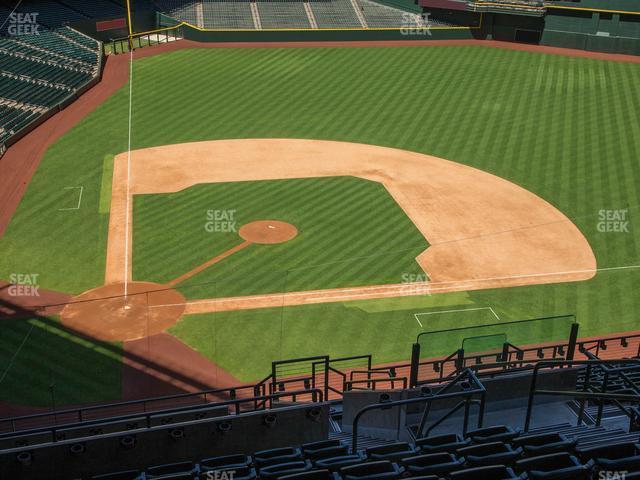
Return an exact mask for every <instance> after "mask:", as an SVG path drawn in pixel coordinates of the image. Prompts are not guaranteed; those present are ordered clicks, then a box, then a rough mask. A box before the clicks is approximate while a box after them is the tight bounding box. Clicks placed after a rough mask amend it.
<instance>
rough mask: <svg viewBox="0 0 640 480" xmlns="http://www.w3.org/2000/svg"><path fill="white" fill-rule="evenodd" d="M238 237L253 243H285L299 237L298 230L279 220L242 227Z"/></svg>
mask: <svg viewBox="0 0 640 480" xmlns="http://www.w3.org/2000/svg"><path fill="white" fill-rule="evenodd" d="M238 235H240V236H241V237H242V238H244V239H245V240H246V241H248V242H251V243H261V244H274V243H284V242H288V241H289V240H291V239H292V238H294V237H295V236H296V235H298V229H297V228H296V227H294V226H293V225H291V224H290V223H287V222H281V221H279V220H258V221H257V222H251V223H247V224H246V225H243V226H242V227H240V231H239V232H238Z"/></svg>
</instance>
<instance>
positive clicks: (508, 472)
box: [449, 465, 522, 480]
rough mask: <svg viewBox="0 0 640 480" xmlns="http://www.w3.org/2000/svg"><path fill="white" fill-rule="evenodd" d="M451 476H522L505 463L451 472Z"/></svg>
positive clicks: (474, 479)
mask: <svg viewBox="0 0 640 480" xmlns="http://www.w3.org/2000/svg"><path fill="white" fill-rule="evenodd" d="M449 478H450V479H451V480H508V479H512V478H513V479H518V478H522V477H518V476H517V475H516V474H515V473H514V471H513V470H512V469H511V468H509V467H505V466H504V465H490V466H486V467H476V468H467V469H465V470H458V471H457V472H451V473H450V474H449Z"/></svg>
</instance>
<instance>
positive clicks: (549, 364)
mask: <svg viewBox="0 0 640 480" xmlns="http://www.w3.org/2000/svg"><path fill="white" fill-rule="evenodd" d="M604 363H627V364H628V363H634V364H638V365H640V360H636V359H617V360H547V361H540V362H538V363H537V364H536V365H535V366H534V367H533V375H532V378H531V386H530V387H529V401H528V404H527V414H526V419H525V424H524V431H525V432H528V431H529V427H530V426H531V415H532V413H533V403H534V400H535V396H536V395H551V396H564V397H572V398H580V399H586V400H589V399H594V400H623V401H632V402H635V401H637V402H638V403H640V395H627V394H617V393H605V392H587V391H583V392H580V391H563V390H546V389H537V381H538V373H539V371H540V369H542V368H554V367H561V366H574V365H586V366H587V372H588V374H589V375H590V371H591V368H592V367H593V366H594V365H595V366H596V367H602V365H603V364H604ZM585 390H586V389H585ZM582 410H583V409H582V408H581V413H582ZM624 412H625V413H626V414H627V415H628V413H627V411H626V409H625V410H624ZM601 415H602V412H601V411H600V409H599V411H598V420H597V422H598V424H599V423H600V420H601ZM580 420H581V417H579V419H578V421H580Z"/></svg>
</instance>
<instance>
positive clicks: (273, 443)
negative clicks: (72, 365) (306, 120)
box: [0, 329, 640, 480]
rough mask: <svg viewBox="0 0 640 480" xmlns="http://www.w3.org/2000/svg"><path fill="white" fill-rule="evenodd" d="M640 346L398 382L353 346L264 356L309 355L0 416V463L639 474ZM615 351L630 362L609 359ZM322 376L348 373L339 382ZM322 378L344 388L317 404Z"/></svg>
mask: <svg viewBox="0 0 640 480" xmlns="http://www.w3.org/2000/svg"><path fill="white" fill-rule="evenodd" d="M573 330H575V329H573ZM572 335H573V333H572ZM607 347H609V348H607ZM509 348H515V349H516V350H515V351H514V352H513V353H514V354H515V353H517V351H526V350H527V348H526V347H524V348H523V349H519V348H517V347H515V346H513V345H512V346H510V347H509ZM639 348H640V336H639V335H630V336H624V337H620V336H613V337H606V338H601V339H593V340H591V339H585V340H578V341H577V342H576V341H575V339H571V338H569V339H567V341H565V342H560V343H557V344H554V345H546V346H545V347H543V348H542V349H540V348H538V350H539V351H538V355H537V356H535V357H534V358H532V359H531V360H526V355H522V356H520V355H518V356H517V357H518V359H516V357H515V356H514V357H513V358H512V357H511V355H509V356H504V354H499V355H498V357H497V360H498V362H496V356H495V354H489V353H486V354H482V355H478V354H476V353H474V354H471V355H470V356H469V357H466V356H465V358H464V359H461V358H460V357H459V356H458V359H457V360H456V363H457V365H458V366H457V368H456V369H455V370H454V371H451V372H450V373H449V374H447V375H446V376H444V377H443V376H442V375H440V377H439V378H436V379H433V378H432V379H425V378H423V377H422V376H418V378H416V379H414V380H412V383H413V384H414V385H413V386H409V388H407V384H406V383H404V382H403V378H402V377H401V374H400V373H399V370H396V369H395V367H382V368H372V367H371V366H364V367H357V366H354V365H355V364H354V361H356V363H358V362H357V358H356V357H353V358H351V359H329V358H328V357H313V358H307V359H295V360H289V361H285V362H275V364H274V366H273V371H274V372H281V373H284V372H289V374H291V372H293V371H296V370H297V369H299V367H300V365H303V364H308V363H309V362H312V363H313V364H314V365H316V367H314V369H313V372H308V371H306V370H304V369H303V371H306V372H307V373H304V374H303V375H302V376H301V375H300V374H297V375H294V376H289V377H287V376H284V377H283V376H280V377H279V378H275V377H270V378H267V379H265V380H264V381H263V382H261V383H259V384H256V385H245V386H238V387H235V388H230V389H223V390H215V391H207V392H198V393H192V394H182V395H175V396H172V397H163V398H157V399H145V400H142V401H135V402H125V403H119V404H113V405H104V406H90V407H86V408H82V409H76V410H73V409H71V410H66V411H59V412H57V413H56V414H55V415H54V414H52V413H41V414H36V415H30V416H26V417H16V418H10V419H0V475H2V478H21V479H25V480H32V479H33V480H37V479H45V478H46V479H48V480H54V479H58V478H60V479H62V478H82V479H88V480H89V479H96V480H97V479H102V480H107V479H109V480H116V479H131V480H134V479H138V480H145V479H165V480H167V479H176V480H177V479H203V480H204V479H208V478H212V477H211V475H213V473H212V472H217V473H216V475H218V476H219V475H223V474H226V475H234V476H235V478H246V479H248V480H252V479H262V478H264V479H276V478H277V479H287V480H289V479H318V478H331V479H334V480H339V479H368V480H369V479H370V480H375V479H379V478H385V479H401V478H420V479H425V478H429V479H433V480H436V479H448V480H459V479H469V480H479V479H497V480H505V479H516V478H517V479H528V478H531V479H548V480H560V479H566V478H577V479H585V480H587V479H591V478H594V479H595V478H602V477H601V476H600V475H602V472H607V471H608V472H625V475H626V476H625V478H639V475H640V417H639V416H638V414H640V410H639V408H638V406H639V405H640V373H639V372H640V357H637V354H638V353H639ZM540 350H542V353H540ZM612 350H613V351H615V355H620V354H622V355H624V354H627V355H630V356H634V357H635V358H629V359H625V360H612V359H609V357H610V356H611V353H607V352H611V351H612ZM463 355H464V354H463ZM491 355H492V356H493V357H494V358H493V361H492V362H490V363H484V362H486V361H487V360H480V361H478V359H480V358H483V357H484V358H486V359H488V357H489V356H491ZM572 355H576V357H580V359H577V360H571V359H570V357H571V356H572ZM599 355H600V357H602V358H600V357H599ZM449 358H451V357H449ZM369 361H370V359H369ZM446 361H447V360H441V362H446ZM276 364H277V365H276ZM329 365H332V366H331V367H329ZM340 365H351V367H348V368H347V369H346V370H345V369H344V367H342V366H340ZM444 365H445V364H444V363H441V365H440V367H441V369H440V370H439V371H440V372H442V370H443V367H444ZM465 365H468V366H465ZM329 368H330V369H331V370H329ZM329 372H333V373H337V374H340V375H342V376H343V378H347V377H349V378H351V379H352V380H350V381H349V382H345V383H343V384H342V385H341V386H338V384H334V383H333V382H328V377H327V375H328V374H329ZM354 374H360V378H361V380H358V379H357V377H356V376H355V375H354ZM362 374H364V376H362ZM405 380H406V379H405ZM327 382H328V383H327ZM329 384H331V385H336V387H338V388H333V387H329ZM402 385H404V387H403V386H402ZM529 385H531V387H529ZM523 387H524V388H523ZM330 388H331V389H333V391H334V392H339V393H340V395H339V397H337V398H335V399H334V400H332V401H330V402H328V401H327V400H328V399H329V398H331V397H330V395H329V391H330ZM543 397H544V398H543ZM567 402H568V403H567ZM365 414H366V415H365ZM231 472H233V473H231ZM216 478H218V477H216Z"/></svg>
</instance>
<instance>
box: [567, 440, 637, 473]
mask: <svg viewBox="0 0 640 480" xmlns="http://www.w3.org/2000/svg"><path fill="white" fill-rule="evenodd" d="M577 453H578V455H579V456H580V459H582V461H585V462H586V461H589V460H593V461H595V463H596V464H597V465H599V466H600V467H601V468H602V469H603V470H610V471H614V470H625V471H635V470H640V448H639V446H638V445H636V444H634V443H614V444H609V445H601V446H597V447H590V448H578V452H577Z"/></svg>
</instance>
